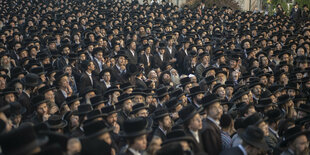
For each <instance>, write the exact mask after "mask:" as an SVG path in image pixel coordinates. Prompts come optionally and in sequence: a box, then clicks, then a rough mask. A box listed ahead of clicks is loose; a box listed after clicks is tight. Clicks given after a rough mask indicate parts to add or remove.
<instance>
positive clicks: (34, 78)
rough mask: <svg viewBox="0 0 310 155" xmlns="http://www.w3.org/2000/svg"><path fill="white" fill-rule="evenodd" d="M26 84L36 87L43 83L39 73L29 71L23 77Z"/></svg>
mask: <svg viewBox="0 0 310 155" xmlns="http://www.w3.org/2000/svg"><path fill="white" fill-rule="evenodd" d="M21 82H22V84H23V85H24V86H30V87H35V86H38V85H39V84H41V83H42V81H41V80H40V77H39V76H38V75H37V74H33V73H29V74H27V75H26V76H25V77H24V78H22V79H21Z"/></svg>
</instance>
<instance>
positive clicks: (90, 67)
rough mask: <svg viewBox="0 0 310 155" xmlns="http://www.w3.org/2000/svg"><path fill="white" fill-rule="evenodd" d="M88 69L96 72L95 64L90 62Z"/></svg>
mask: <svg viewBox="0 0 310 155" xmlns="http://www.w3.org/2000/svg"><path fill="white" fill-rule="evenodd" d="M88 68H89V69H90V70H91V71H94V70H95V65H94V62H90V63H89V66H88Z"/></svg>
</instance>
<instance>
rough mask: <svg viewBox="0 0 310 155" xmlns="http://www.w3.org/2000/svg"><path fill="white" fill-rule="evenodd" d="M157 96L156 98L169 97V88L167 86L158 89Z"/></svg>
mask: <svg viewBox="0 0 310 155" xmlns="http://www.w3.org/2000/svg"><path fill="white" fill-rule="evenodd" d="M156 95H157V96H156V97H163V96H166V95H169V92H168V88H167V87H165V86H163V87H161V88H158V89H157V90H156Z"/></svg>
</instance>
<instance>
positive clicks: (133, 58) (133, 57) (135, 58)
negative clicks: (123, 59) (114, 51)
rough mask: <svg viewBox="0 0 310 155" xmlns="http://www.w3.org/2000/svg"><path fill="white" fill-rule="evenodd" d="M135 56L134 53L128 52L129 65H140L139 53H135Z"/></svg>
mask: <svg viewBox="0 0 310 155" xmlns="http://www.w3.org/2000/svg"><path fill="white" fill-rule="evenodd" d="M134 53H135V55H132V53H131V52H130V51H129V50H128V51H127V56H128V63H129V64H137V63H138V54H137V52H134Z"/></svg>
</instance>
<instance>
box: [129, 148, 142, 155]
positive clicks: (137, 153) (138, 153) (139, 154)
mask: <svg viewBox="0 0 310 155" xmlns="http://www.w3.org/2000/svg"><path fill="white" fill-rule="evenodd" d="M128 150H129V151H130V152H131V153H132V154H133V155H141V153H140V152H139V151H137V150H135V149H133V148H131V147H130V148H128Z"/></svg>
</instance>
